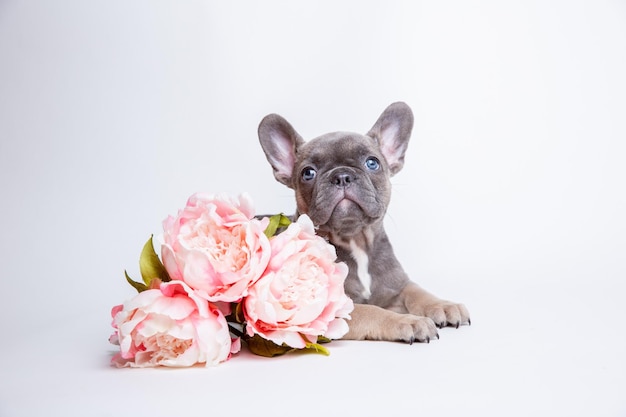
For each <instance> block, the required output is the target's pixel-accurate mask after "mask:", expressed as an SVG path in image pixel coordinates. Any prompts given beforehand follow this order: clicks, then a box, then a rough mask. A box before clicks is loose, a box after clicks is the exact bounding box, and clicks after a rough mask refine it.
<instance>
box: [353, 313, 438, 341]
mask: <svg viewBox="0 0 626 417" xmlns="http://www.w3.org/2000/svg"><path fill="white" fill-rule="evenodd" d="M351 316H352V319H351V320H349V321H348V327H349V331H348V333H347V334H346V335H345V336H344V337H343V338H342V339H348V340H387V341H394V342H395V341H403V342H407V343H413V342H414V341H417V342H430V341H431V340H432V339H438V338H439V334H438V333H437V327H436V326H435V322H433V321H432V320H431V319H429V318H428V317H418V316H415V315H412V314H400V313H396V312H394V311H390V310H386V309H384V308H381V307H378V306H375V305H368V304H355V305H354V310H353V311H352V313H351Z"/></svg>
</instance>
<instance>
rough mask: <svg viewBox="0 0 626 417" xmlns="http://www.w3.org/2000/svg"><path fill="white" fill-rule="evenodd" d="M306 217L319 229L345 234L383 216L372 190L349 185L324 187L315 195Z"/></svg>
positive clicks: (381, 205)
mask: <svg viewBox="0 0 626 417" xmlns="http://www.w3.org/2000/svg"><path fill="white" fill-rule="evenodd" d="M309 211H310V213H309V216H310V217H311V220H312V221H313V223H314V224H315V225H316V226H318V227H319V228H320V230H325V231H333V232H336V233H339V234H342V235H344V234H347V233H353V232H358V231H360V230H361V229H362V228H363V227H366V226H369V225H370V224H372V223H374V222H375V221H377V220H378V219H380V218H381V217H382V216H383V215H384V204H382V203H381V202H380V201H378V200H377V199H376V196H375V194H374V193H372V192H368V191H367V190H363V189H358V188H357V187H350V188H345V189H340V188H328V189H326V190H322V192H320V193H319V194H318V196H317V198H316V203H315V204H314V207H311V210H309Z"/></svg>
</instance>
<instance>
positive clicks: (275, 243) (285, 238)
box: [243, 215, 353, 348]
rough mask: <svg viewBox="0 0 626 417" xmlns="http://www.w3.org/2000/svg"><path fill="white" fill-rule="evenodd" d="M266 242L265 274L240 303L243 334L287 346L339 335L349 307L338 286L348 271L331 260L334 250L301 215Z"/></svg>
mask: <svg viewBox="0 0 626 417" xmlns="http://www.w3.org/2000/svg"><path fill="white" fill-rule="evenodd" d="M270 244H271V247H272V259H271V260H270V263H269V265H268V267H267V270H266V272H265V274H264V275H263V276H262V277H261V278H260V279H259V280H258V281H257V282H256V283H255V284H254V285H253V286H252V287H250V290H249V293H248V296H247V297H246V298H245V299H244V300H243V313H244V316H245V319H246V323H247V325H246V331H247V333H248V335H249V336H253V335H254V334H258V335H260V336H261V337H263V338H265V339H268V340H271V341H272V342H274V343H276V344H277V345H281V344H283V343H285V344H286V345H288V346H291V347H293V348H304V347H305V346H306V343H307V342H311V343H315V342H316V341H317V336H321V335H323V336H325V337H327V338H330V339H338V338H341V337H342V336H343V335H345V334H346V333H347V331H348V325H347V323H346V321H345V320H344V319H347V318H349V317H350V316H349V314H350V312H351V311H352V309H353V303H352V300H350V298H348V297H347V296H346V294H345V292H344V287H343V284H344V281H345V279H346V276H347V274H348V267H347V265H346V264H344V263H336V262H335V261H336V259H337V254H336V252H335V248H334V247H333V246H332V245H330V244H329V243H328V242H326V241H325V240H324V239H323V238H321V237H320V236H317V235H316V234H315V230H314V228H313V223H312V222H311V220H310V219H309V217H308V216H306V215H302V216H300V218H299V219H298V221H297V222H295V223H292V224H291V225H289V227H288V228H287V230H285V231H284V232H282V233H281V234H279V235H277V236H275V237H273V238H272V239H271V240H270ZM305 339H306V340H305Z"/></svg>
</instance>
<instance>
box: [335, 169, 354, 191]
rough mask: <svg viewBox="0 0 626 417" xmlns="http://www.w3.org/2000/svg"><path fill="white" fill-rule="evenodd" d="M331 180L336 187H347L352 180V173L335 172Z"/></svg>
mask: <svg viewBox="0 0 626 417" xmlns="http://www.w3.org/2000/svg"><path fill="white" fill-rule="evenodd" d="M331 181H332V183H333V184H335V185H336V186H337V187H340V188H347V187H349V186H350V185H351V184H352V183H353V182H354V175H352V174H349V173H346V172H340V173H337V174H335V175H334V176H333V178H332V180H331Z"/></svg>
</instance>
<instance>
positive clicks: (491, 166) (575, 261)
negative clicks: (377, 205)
mask: <svg viewBox="0 0 626 417" xmlns="http://www.w3.org/2000/svg"><path fill="white" fill-rule="evenodd" d="M221 3H225V2H176V3H172V2H160V1H144V2H140V1H109V2H94V1H82V0H80V1H79V0H76V1H69V0H67V1H57V2H43V1H30V2H18V1H12V0H4V1H2V2H0V60H1V63H0V193H1V194H0V195H1V196H2V211H1V213H2V215H1V216H0V231H1V233H0V254H1V255H0V259H1V261H2V262H1V264H2V273H1V277H2V284H3V285H2V301H1V302H0V317H1V318H0V324H1V329H2V336H1V339H0V340H1V343H0V416H2V417H14V416H38V415H59V416H61V415H62V416H74V415H75V416H84V415H90V416H123V415H124V416H125V415H145V416H166V415H187V416H200V415H217V414H218V413H219V414H222V413H225V412H231V411H232V412H234V413H235V415H240V414H241V415H243V414H257V413H258V415H304V416H308V415H316V414H317V413H320V412H321V413H325V414H327V415H351V416H352V415H398V414H400V413H402V414H404V415H412V414H416V415H417V414H423V415H434V416H440V415H471V416H474V415H476V416H502V415H507V416H517V415H519V416H527V415H533V416H555V415H567V416H589V415H594V416H623V415H626V395H625V394H624V393H626V359H625V353H626V332H625V330H626V329H625V328H624V318H625V317H626V303H624V293H625V291H626V283H625V281H626V262H625V260H624V258H625V256H624V255H626V237H625V236H626V216H624V213H625V212H626V193H625V188H624V182H625V180H626V168H625V166H626V164H624V157H625V156H626V122H625V118H624V115H625V114H626V77H625V76H624V74H626V6H625V5H624V3H623V2H617V1H536V2H532V1H531V2H497V1H493V2H489V1H482V2H474V1H446V2H428V3H427V2H417V1H411V2H409V1H407V2H396V1H387V2H378V3H374V2H367V1H365V2H363V1H361V2H357V1H347V2H325V1H322V2H315V3H311V4H309V5H307V6H296V5H295V3H294V2H287V1H285V2H276V1H269V2H268V1H264V2H247V1H244V2H241V1H240V2H228V3H229V4H227V5H224V4H221ZM396 100H404V101H406V102H407V103H409V105H411V107H412V108H413V110H414V113H415V119H416V127H415V129H414V134H413V139H412V143H411V145H410V146H409V151H408V155H407V164H406V166H405V169H404V171H402V172H401V173H399V174H398V175H397V176H396V177H395V178H394V187H395V188H394V197H393V202H392V207H391V208H390V211H389V216H388V218H387V228H388V232H389V234H390V235H391V238H392V241H393V243H394V247H395V248H396V251H397V255H398V256H399V258H400V259H401V261H402V262H403V264H404V266H405V268H406V269H407V271H409V273H410V274H411V276H412V277H414V278H415V280H416V281H418V282H419V283H420V284H421V285H423V286H424V287H426V288H428V289H430V290H432V291H433V292H435V293H436V294H438V295H440V296H442V297H446V298H450V299H454V300H458V301H462V302H464V303H466V304H467V306H468V307H469V309H470V311H471V313H472V323H473V325H472V326H471V327H463V328H461V329H458V330H455V329H445V330H443V331H441V340H439V341H435V342H432V343H430V344H429V345H413V346H405V345H401V344H393V343H374V342H364V343H359V342H343V341H339V342H334V343H333V344H331V345H330V346H329V348H330V350H331V356H330V357H323V356H315V355H307V356H288V357H283V358H278V359H272V360H267V359H261V358H257V357H252V356H251V355H249V354H245V353H244V354H242V355H240V356H239V357H235V358H233V359H232V360H231V361H230V362H228V363H226V364H223V365H221V366H219V367H217V368H212V369H204V368H200V369H197V368H194V369H187V370H163V369H156V370H118V369H113V368H110V367H109V366H108V361H109V358H110V355H111V353H112V346H110V345H109V344H108V342H107V338H108V336H109V333H110V328H109V321H110V319H109V310H110V307H111V306H113V305H114V304H118V303H120V302H122V301H123V300H125V299H126V298H128V297H130V296H131V295H132V289H131V288H130V287H128V286H127V285H126V283H125V282H124V279H123V270H124V269H128V270H129V273H130V274H131V275H135V276H136V275H137V270H138V268H137V260H138V256H139V251H140V249H141V246H142V245H143V243H144V242H145V240H146V239H147V238H148V236H149V235H150V234H152V233H157V234H158V233H160V230H161V225H160V222H161V221H162V220H163V218H165V217H166V215H168V214H171V213H174V212H175V211H176V210H177V209H178V208H180V207H181V206H182V205H183V204H184V202H185V200H186V198H187V197H188V196H189V195H190V194H191V193H193V192H195V191H208V192H222V191H224V192H228V193H238V192H242V191H248V192H250V194H251V195H252V197H253V198H254V200H255V201H256V205H257V207H258V211H259V212H264V213H267V212H277V211H285V212H290V211H291V210H292V209H293V202H292V194H291V192H290V191H289V190H288V189H286V188H284V187H283V186H281V185H280V184H278V183H275V182H274V180H273V177H272V174H271V169H270V168H269V166H268V165H267V162H266V161H265V159H264V156H263V154H262V151H261V149H260V146H259V145H258V142H257V137H256V127H257V125H258V122H259V121H260V120H261V118H262V117H263V116H264V115H265V114H267V113H271V112H277V113H280V114H282V115H283V116H285V117H286V118H287V119H288V120H289V121H291V122H292V124H293V125H294V126H295V128H296V129H297V130H298V131H299V132H300V133H301V134H302V135H303V136H305V137H313V136H316V135H318V134H322V133H325V132H327V131H330V130H355V131H361V132H365V131H367V130H368V129H369V127H371V125H372V124H373V123H374V121H375V120H376V118H377V116H378V115H379V114H380V112H381V111H382V110H383V109H384V108H385V107H386V106H387V105H388V104H389V103H391V102H392V101H396Z"/></svg>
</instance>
